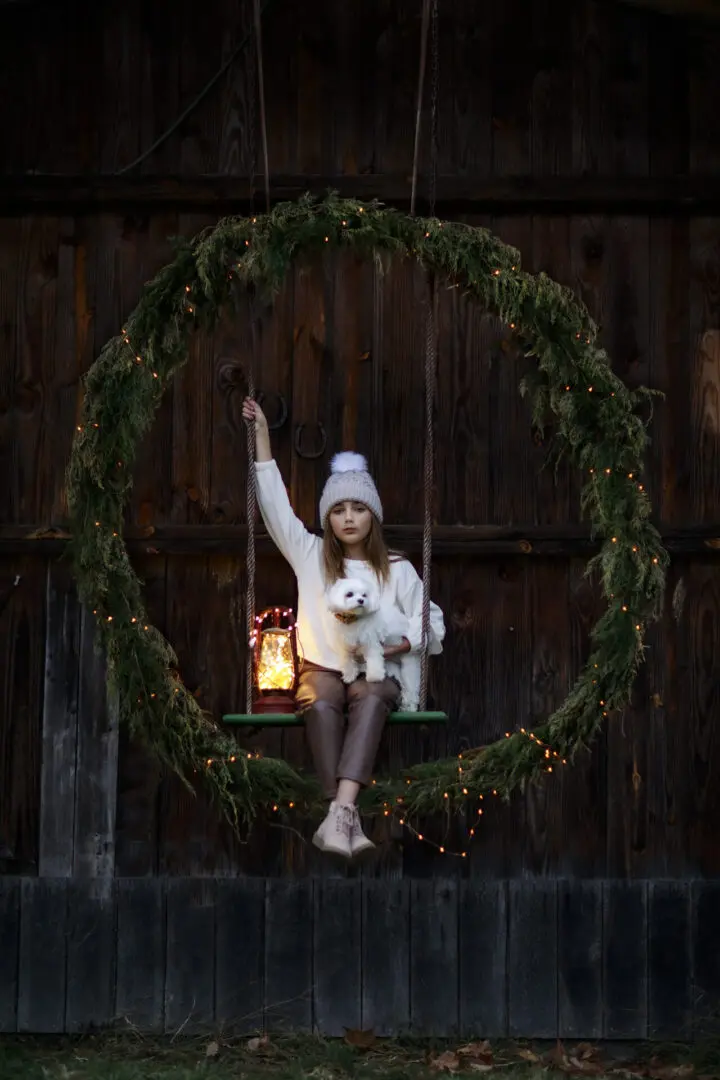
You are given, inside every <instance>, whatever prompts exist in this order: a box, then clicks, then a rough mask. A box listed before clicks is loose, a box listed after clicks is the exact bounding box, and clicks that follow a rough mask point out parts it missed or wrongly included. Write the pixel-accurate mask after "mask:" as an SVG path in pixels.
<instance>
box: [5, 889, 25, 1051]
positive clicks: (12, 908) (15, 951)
mask: <svg viewBox="0 0 720 1080" xmlns="http://www.w3.org/2000/svg"><path fill="white" fill-rule="evenodd" d="M20 884H21V882H20V878H10V877H8V878H3V877H0V1033H2V1034H8V1033H10V1032H13V1031H16V1030H17V1012H18V979H19V965H18V960H19V953H20Z"/></svg>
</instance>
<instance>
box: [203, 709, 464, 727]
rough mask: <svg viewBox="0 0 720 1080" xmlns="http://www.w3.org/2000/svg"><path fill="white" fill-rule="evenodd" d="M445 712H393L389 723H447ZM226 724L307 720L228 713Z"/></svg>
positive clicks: (275, 724) (265, 724) (293, 723)
mask: <svg viewBox="0 0 720 1080" xmlns="http://www.w3.org/2000/svg"><path fill="white" fill-rule="evenodd" d="M447 719H448V718H447V713H444V712H391V713H390V715H389V716H388V719H387V722H388V724H446V723H447ZM223 720H224V721H225V723H226V724H236V725H237V726H238V727H253V728H263V727H268V728H281V727H285V728H296V727H304V726H305V720H304V718H303V716H302V715H301V714H300V713H226V714H225V716H223Z"/></svg>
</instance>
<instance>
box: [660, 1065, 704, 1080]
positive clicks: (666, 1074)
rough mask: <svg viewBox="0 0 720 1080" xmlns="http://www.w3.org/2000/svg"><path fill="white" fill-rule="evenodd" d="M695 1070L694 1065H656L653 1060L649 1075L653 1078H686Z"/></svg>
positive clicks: (667, 1079) (676, 1079)
mask: <svg viewBox="0 0 720 1080" xmlns="http://www.w3.org/2000/svg"><path fill="white" fill-rule="evenodd" d="M694 1072H695V1066H694V1065H656V1064H654V1063H653V1062H652V1061H651V1062H650V1069H649V1076H650V1077H651V1078H652V1080H684V1078H685V1077H688V1076H692V1075H693V1074H694Z"/></svg>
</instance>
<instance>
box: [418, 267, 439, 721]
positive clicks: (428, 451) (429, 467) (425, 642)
mask: <svg viewBox="0 0 720 1080" xmlns="http://www.w3.org/2000/svg"><path fill="white" fill-rule="evenodd" d="M437 301H438V294H437V287H436V284H435V278H434V277H433V279H432V281H431V284H430V296H429V297H428V300H427V319H426V323H425V463H424V470H423V494H424V503H425V505H424V520H423V545H422V587H423V593H422V657H421V661H420V663H421V667H420V711H421V712H425V710H426V708H427V693H428V668H429V649H430V574H431V571H432V525H433V505H432V504H433V477H434V472H435V426H434V423H433V419H434V418H433V405H434V398H435V372H436V367H437V335H436V328H437Z"/></svg>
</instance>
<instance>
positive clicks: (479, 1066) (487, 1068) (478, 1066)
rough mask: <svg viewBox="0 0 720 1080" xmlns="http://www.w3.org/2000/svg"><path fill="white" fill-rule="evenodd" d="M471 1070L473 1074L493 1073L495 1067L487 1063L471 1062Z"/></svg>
mask: <svg viewBox="0 0 720 1080" xmlns="http://www.w3.org/2000/svg"><path fill="white" fill-rule="evenodd" d="M470 1068H471V1069H472V1071H473V1072H492V1071H493V1066H492V1065H489V1064H488V1063H487V1062H486V1061H471V1062H470Z"/></svg>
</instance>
